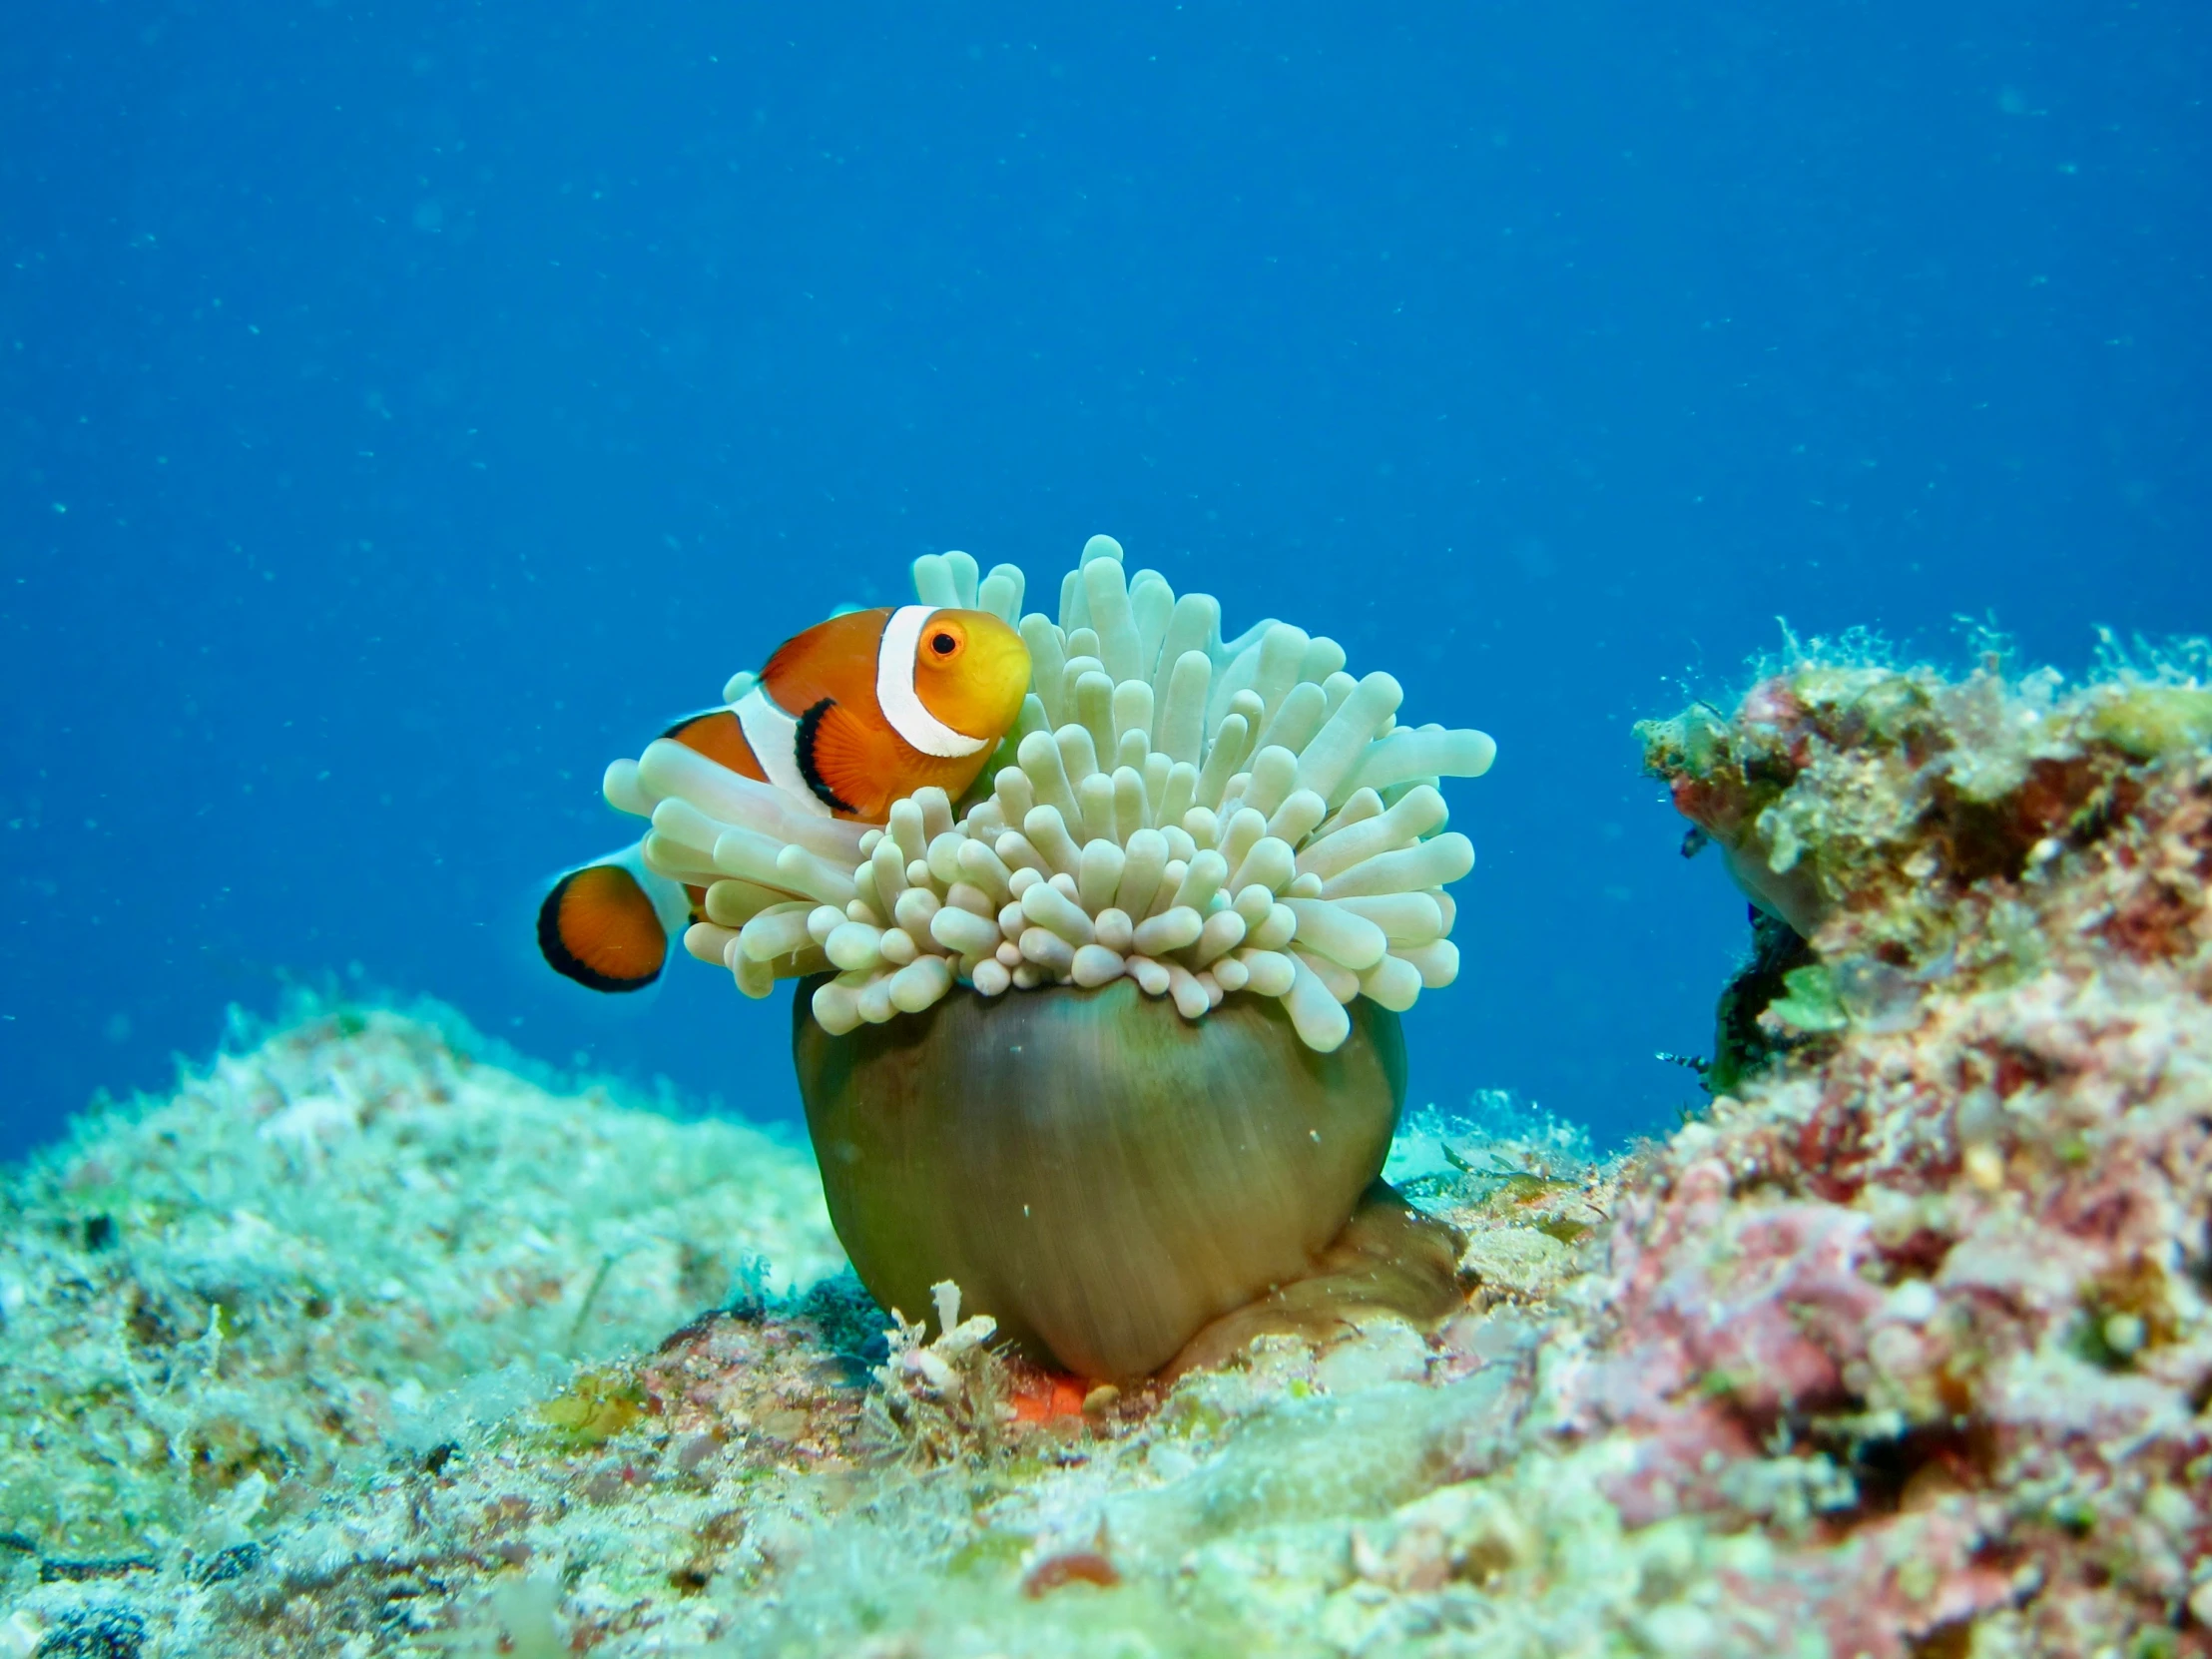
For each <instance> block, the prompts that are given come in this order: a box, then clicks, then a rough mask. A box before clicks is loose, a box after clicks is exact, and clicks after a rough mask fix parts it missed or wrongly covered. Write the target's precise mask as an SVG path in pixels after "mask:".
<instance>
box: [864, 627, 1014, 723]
mask: <svg viewBox="0 0 2212 1659" xmlns="http://www.w3.org/2000/svg"><path fill="white" fill-rule="evenodd" d="M937 610H938V607H936V606H934V605H901V606H900V607H899V608H898V609H897V610H895V611H893V612H892V613H891V618H890V621H888V622H887V623H885V624H884V625H883V643H882V644H881V645H880V646H879V647H877V649H876V653H875V701H876V704H877V706H878V707H880V708H881V709H882V711H883V718H884V719H885V720H887V721H889V722H890V724H891V730H892V731H894V732H896V733H897V734H898V735H899V736H900V737H901V738H904V739H905V740H906V741H907V742H908V743H909V744H911V745H913V747H914V748H916V749H918V750H920V751H921V752H922V753H923V754H924V755H936V756H939V757H942V758H944V759H948V760H949V759H953V758H955V757H959V756H965V755H975V754H980V753H981V752H982V751H983V750H984V749H987V748H988V747H990V745H991V743H993V742H995V741H996V740H995V739H984V738H971V737H969V736H967V735H966V734H965V733H963V732H955V731H953V730H952V728H951V727H949V726H947V725H945V723H944V722H943V721H941V720H939V719H938V718H937V717H936V716H935V715H933V714H931V713H930V712H929V710H928V709H927V708H926V707H925V706H924V705H923V703H922V701H921V697H920V695H919V694H918V693H916V692H915V690H914V659H915V657H916V656H917V655H918V653H919V651H920V648H921V634H922V630H923V629H924V628H925V627H927V626H928V623H929V619H930V618H931V617H933V616H935V615H936V614H937Z"/></svg>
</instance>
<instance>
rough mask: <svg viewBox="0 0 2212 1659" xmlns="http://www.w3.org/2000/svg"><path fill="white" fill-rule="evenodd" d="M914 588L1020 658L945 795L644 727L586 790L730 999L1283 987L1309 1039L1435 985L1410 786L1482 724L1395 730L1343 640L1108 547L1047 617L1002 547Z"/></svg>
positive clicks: (1203, 1004) (1422, 800) (1379, 681)
mask: <svg viewBox="0 0 2212 1659" xmlns="http://www.w3.org/2000/svg"><path fill="white" fill-rule="evenodd" d="M913 579H914V590H915V594H916V596H917V597H918V598H919V600H920V601H921V602H922V603H924V604H930V605H939V606H960V607H965V608H973V609H983V610H988V611H991V612H993V613H994V614H996V615H998V616H1001V617H1003V618H1004V619H1005V620H1006V621H1007V622H1008V623H1010V624H1013V625H1015V626H1016V627H1017V628H1018V629H1019V631H1020V633H1021V636H1022V639H1023V641H1024V643H1025V644H1026V645H1027V646H1028V648H1029V654H1030V660H1031V667H1032V675H1031V680H1030V691H1029V696H1028V698H1027V699H1026V701H1025V703H1024V705H1023V709H1022V714H1021V718H1020V721H1019V723H1018V724H1017V726H1016V727H1015V729H1014V730H1013V731H1012V732H1011V733H1009V734H1008V736H1007V738H1006V740H1005V742H1004V743H1003V744H1002V745H1001V746H1000V748H999V751H998V753H997V754H996V755H995V756H994V757H993V759H992V763H991V764H990V765H989V766H987V767H985V768H984V771H983V774H982V777H981V779H980V780H979V781H978V784H977V787H976V789H975V790H974V791H972V792H971V793H970V795H969V796H968V798H967V799H965V800H963V801H961V802H959V803H957V804H955V803H953V802H952V801H949V800H947V799H946V797H945V794H944V792H943V791H942V790H937V789H924V790H920V791H917V792H916V793H915V794H914V795H912V796H911V797H908V798H906V799H904V800H901V801H899V802H897V803H895V804H894V805H893V806H892V808H891V810H890V814H889V820H888V822H887V823H886V824H884V825H883V826H881V827H879V828H869V827H866V826H858V825H852V824H847V823H843V822H839V821H830V820H823V819H818V818H814V817H812V816H809V815H803V814H801V813H798V812H796V811H794V810H793V809H792V808H791V806H790V804H789V803H788V802H785V801H784V800H783V799H782V797H781V796H780V795H779V794H778V792H777V791H775V790H774V789H772V788H769V787H767V786H764V785H761V784H758V783H755V782H754V781H752V780H750V779H746V778H741V777H739V776H738V775H736V774H735V773H731V772H729V771H727V770H725V769H724V768H722V767H720V766H717V765H716V764H715V763H714V762H713V761H710V760H708V759H706V758H705V757H704V756H701V755H698V754H696V753H694V752H693V751H691V750H688V749H685V748H684V747H683V746H681V745H679V744H674V743H669V742H667V741H662V742H659V743H655V744H654V745H652V746H651V747H650V748H648V749H647V750H646V752H645V754H644V755H643V756H642V757H640V758H639V759H638V760H637V761H636V762H634V763H633V762H627V761H618V762H616V763H615V764H614V766H612V767H610V768H609V769H608V773H607V782H606V795H607V799H608V801H609V802H610V803H611V804H612V805H613V806H615V807H617V808H619V809H621V810H622V811H625V812H630V813H635V814H638V815H640V816H643V817H648V818H650V819H651V820H652V824H653V832H652V833H651V834H649V835H648V836H647V837H646V841H645V858H646V862H647V863H648V864H650V865H651V866H652V867H653V868H655V869H657V870H659V871H661V872H662V873H663V874H666V875H669V876H671V877H673V878H675V879H677V880H680V881H683V882H685V883H687V884H689V885H692V886H696V887H701V888H704V889H705V892H706V900H705V909H706V914H707V917H708V919H707V920H706V921H703V922H698V923H695V924H694V925H693V926H692V927H691V929H690V930H689V932H688V933H687V934H686V936H685V940H684V943H685V946H686V948H687V949H689V950H690V951H691V953H692V954H693V955H694V956H697V957H699V958H700V959H701V960H703V961H710V962H719V963H722V964H723V965H725V966H727V967H729V968H730V969H731V971H732V972H733V973H734V974H735V976H736V978H737V983H738V988H739V989H740V990H741V991H743V992H744V993H745V994H746V995H748V996H765V995H766V994H768V992H769V990H770V989H771V987H772V986H773V984H774V982H775V981H776V980H777V979H781V978H788V977H793V976H798V975H806V974H816V973H824V972H831V973H833V974H834V977H832V978H830V979H828V980H826V981H825V982H824V983H823V984H822V985H820V986H819V987H818V988H817V989H816V991H815V993H814V1000H813V1012H814V1017H815V1018H816V1020H817V1021H819V1022H820V1023H821V1025H822V1027H823V1028H824V1030H825V1031H827V1032H829V1033H830V1034H831V1035H837V1034H840V1033H842V1032H845V1031H849V1030H852V1029H854V1028H855V1027H857V1026H858V1025H860V1024H862V1023H881V1022H883V1021H886V1020H889V1019H893V1018H895V1017H896V1016H897V1015H898V1014H900V1013H902V1012H904V1013H918V1012H919V1011H920V1010H922V1009H923V1008H926V1007H928V1006H929V1005H930V1004H931V1003H933V1002H936V1001H937V1000H938V999H939V998H941V997H943V996H945V995H947V994H949V993H950V991H951V990H952V988H953V987H954V986H955V985H964V986H968V987H971V988H972V989H973V990H975V991H976V992H978V993H979V994H981V995H984V996H999V995H1003V994H1005V993H1007V992H1008V991H1010V990H1014V989H1024V990H1026V989H1033V988H1037V987H1040V986H1046V985H1080V986H1086V987H1089V986H1098V985H1104V984H1108V983H1111V982H1112V981H1113V980H1115V979H1119V978H1123V977H1127V978H1129V979H1132V980H1134V981H1135V982H1136V984H1137V985H1138V987H1139V988H1140V989H1141V990H1143V991H1144V992H1145V993H1146V994H1147V995H1150V996H1155V997H1158V996H1166V997H1170V998H1172V999H1173V1000H1174V1003H1175V1006H1176V1008H1177V1009H1178V1010H1179V1011H1180V1012H1181V1013H1182V1014H1183V1015H1184V1016H1185V1017H1186V1018H1189V1019H1198V1018H1202V1017H1203V1016H1204V1015H1205V1014H1206V1013H1207V1012H1208V1011H1209V1010H1210V1009H1212V1008H1214V1007H1218V1006H1219V1005H1220V1003H1221V1001H1222V999H1223V998H1224V997H1225V996H1227V995H1231V994H1234V993H1235V992H1238V991H1251V992H1254V993H1256V994H1259V995H1263V996H1274V997H1280V998H1282V1000H1283V1003H1284V1006H1285V1008H1286V1010H1287V1011H1288V1012H1289V1014H1290V1016H1291V1019H1292V1022H1293V1024H1294V1025H1295V1026H1296V1027H1297V1030H1298V1034H1299V1036H1300V1038H1301V1039H1302V1040H1303V1041H1304V1042H1306V1043H1307V1044H1308V1045H1309V1046H1310V1047H1312V1048H1315V1049H1319V1050H1323V1051H1328V1050H1331V1049H1334V1048H1336V1047H1337V1046H1338V1045H1339V1044H1340V1043H1342V1042H1343V1041H1344V1040H1345V1036H1346V1034H1347V1032H1348V1031H1349V1030H1350V1020H1349V1016H1348V1015H1347V1014H1346V1012H1345V1008H1346V1005H1348V1004H1350V1003H1351V1002H1352V1001H1353V1000H1354V999H1355V998H1356V997H1359V996H1362V995H1366V996H1368V997H1371V998H1373V999H1374V1000H1375V1001H1376V1002H1378V1003H1381V1004H1382V1005H1383V1007H1385V1008H1389V1009H1392V1010H1393V1011H1399V1012H1402V1011H1403V1010H1404V1009H1406V1008H1408V1007H1410V1006H1411V1005H1412V1003H1413V1001H1414V999H1415V998H1416V997H1418V996H1419V994H1420V992H1421V991H1422V989H1424V988H1429V989H1433V988H1435V987H1438V986H1442V985H1447V984H1449V983H1450V982H1451V981H1452V979H1453V978H1454V977H1455V976H1456V975H1457V972H1458V951H1457V948H1456V947H1455V946H1454V945H1453V944H1452V942H1451V937H1450V934H1451V925H1452V920H1453V914H1454V905H1453V903H1452V900H1451V898H1450V896H1449V894H1448V893H1446V892H1445V890H1444V889H1445V888H1446V887H1447V886H1448V885H1449V884H1450V883H1451V882H1453V881H1456V880H1457V879H1459V877H1461V876H1463V875H1465V874H1466V873H1467V871H1468V870H1469V869H1471V868H1472V867H1473V865H1474V848H1473V845H1472V844H1471V843H1470V842H1469V841H1468V840H1467V838H1466V836H1464V835H1462V834H1459V833H1457V832H1455V831H1451V830H1446V829H1445V822H1446V812H1445V808H1444V801H1443V797H1442V796H1441V795H1440V794H1439V793H1438V791H1437V788H1436V785H1437V782H1438V780H1439V779H1440V778H1443V777H1461V778H1473V777H1479V776H1480V775H1481V774H1482V773H1484V772H1486V771H1487V770H1488V769H1489V765H1490V762H1491V759H1492V757H1493V756H1494V755H1495V753H1496V745H1495V744H1493V743H1492V742H1491V740H1490V739H1489V737H1488V736H1487V735H1486V734H1484V733H1481V732H1477V731H1473V730H1469V729H1453V730H1447V729H1445V728H1443V727H1441V726H1421V727H1406V726H1403V725H1400V724H1399V723H1398V720H1397V710H1398V705H1399V703H1400V701H1401V699H1402V696H1403V693H1402V690H1401V688H1400V687H1399V685H1398V683H1397V682H1396V681H1395V680H1394V679H1392V678H1391V677H1390V676H1389V675H1387V674H1383V673H1370V674H1368V675H1366V676H1364V677H1361V678H1358V679H1355V678H1354V677H1353V676H1352V675H1351V674H1349V673H1347V672H1346V671H1345V661H1346V658H1345V652H1344V648H1343V647H1342V646H1340V645H1338V644H1337V643H1336V641H1334V640H1331V639H1327V638H1324V637H1317V636H1313V635H1309V634H1308V633H1307V632H1306V631H1305V630H1304V629H1302V628H1298V627H1294V626H1292V625H1291V624H1289V623H1285V622H1278V621H1275V620H1273V619H1270V620H1267V621H1264V622H1261V623H1259V624H1257V625H1255V626H1254V627H1252V628H1250V629H1248V630H1247V631H1246V632H1245V633H1243V634H1242V635H1240V636H1238V637H1237V638H1236V639H1234V640H1230V641H1226V642H1225V641H1224V640H1223V638H1222V634H1221V607H1220V605H1219V603H1218V602H1217V601H1216V600H1214V599H1213V598H1212V597H1211V596H1210V595H1206V594H1184V595H1181V596H1178V595H1177V594H1176V593H1175V591H1174V589H1173V588H1172V587H1170V586H1169V584H1168V582H1167V579H1166V578H1165V577H1163V576H1161V575H1160V574H1159V573H1158V572H1157V571H1152V570H1140V571H1138V572H1137V573H1136V574H1135V576H1133V577H1130V576H1126V575H1125V574H1124V571H1123V557H1122V548H1121V544H1120V543H1118V542H1116V541H1115V540H1114V539H1113V538H1112V537H1110V536H1093V537H1092V538H1091V539H1090V542H1089V543H1088V544H1087V545H1086V546H1085V547H1084V549H1083V555H1082V558H1081V560H1080V562H1079V563H1078V564H1077V566H1076V568H1075V569H1074V570H1071V571H1069V572H1068V573H1067V574H1066V575H1065V576H1064V577H1063V578H1062V580H1061V583H1060V604H1059V619H1058V621H1056V622H1055V621H1054V620H1052V619H1051V618H1049V617H1047V616H1045V615H1044V614H1043V613H1041V612H1030V613H1028V614H1027V615H1021V614H1019V613H1020V607H1021V601H1022V596H1023V594H1024V592H1025V591H1026V588H1027V584H1026V582H1025V581H1024V579H1023V576H1022V573H1021V571H1020V570H1019V569H1018V568H1016V567H1015V566H1012V565H999V566H997V567H996V568H995V569H993V570H992V571H991V572H990V573H989V574H988V575H987V576H981V575H979V572H978V567H977V565H976V562H975V560H974V559H972V558H970V557H969V556H968V555H967V554H965V553H944V554H929V555H926V556H924V557H922V558H919V559H916V560H915V561H914V566H913ZM743 679H744V677H743V676H741V677H740V680H743ZM732 687H733V688H739V689H740V690H741V695H742V688H740V687H739V681H733V682H732Z"/></svg>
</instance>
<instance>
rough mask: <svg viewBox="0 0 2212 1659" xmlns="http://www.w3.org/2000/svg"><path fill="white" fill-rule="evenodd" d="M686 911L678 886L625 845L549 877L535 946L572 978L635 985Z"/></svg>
mask: <svg viewBox="0 0 2212 1659" xmlns="http://www.w3.org/2000/svg"><path fill="white" fill-rule="evenodd" d="M690 913H691V900H690V895H689V894H687V893H686V892H685V890H684V888H683V887H681V886H680V885H678V884H677V883H676V882H674V881H671V880H669V879H668V877H666V876H665V875H658V874H656V873H654V872H653V871H652V870H649V869H647V868H646V867H645V861H644V858H643V855H642V853H641V850H640V848H638V847H635V846H632V847H628V848H626V849H624V850H623V851H622V852H618V853H616V854H614V855H613V856H611V857H608V858H603V859H601V860H600V861H599V862H597V863H592V864H586V865H585V866H584V867H583V868H581V869H573V870H570V871H569V872H568V873H567V874H566V875H564V876H562V877H561V878H560V879H559V880H558V881H556V882H554V883H553V889H552V891H550V892H548V893H547V894H546V895H545V901H544V902H543V903H542V904H540V905H539V906H538V949H539V950H540V951H541V952H542V953H543V954H544V956H545V960H546V962H547V964H548V965H549V966H550V967H551V968H552V969H553V970H554V971H555V972H556V973H561V974H565V975H566V976H567V977H569V978H571V979H573V980H575V981H576V982H577V983H578V984H579V985H585V986H588V987H590V988H591V989H592V990H595V991H637V990H643V989H644V988H645V987H646V986H648V985H650V984H652V983H653V981H654V980H656V979H658V978H659V977H660V976H661V968H662V966H663V964H665V963H666V962H667V960H668V942H669V938H670V936H671V935H672V934H674V933H677V932H680V931H681V930H682V929H683V927H684V924H685V923H686V922H687V921H688V920H689V919H690Z"/></svg>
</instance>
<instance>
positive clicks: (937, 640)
mask: <svg viewBox="0 0 2212 1659" xmlns="http://www.w3.org/2000/svg"><path fill="white" fill-rule="evenodd" d="M929 649H930V650H932V651H934V652H935V653H936V654H937V655H938V656H940V657H949V656H951V655H952V653H953V652H955V651H957V650H959V649H960V642H959V641H958V640H956V639H954V638H953V637H952V636H951V635H950V634H931V635H930V636H929Z"/></svg>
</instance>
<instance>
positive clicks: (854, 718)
mask: <svg viewBox="0 0 2212 1659" xmlns="http://www.w3.org/2000/svg"><path fill="white" fill-rule="evenodd" d="M794 749H795V757H796V759H797V760H798V762H799V775H800V776H801V777H802V778H804V779H806V780H807V787H808V788H809V789H810V790H813V791H814V792H815V795H816V796H817V797H818V798H819V799H820V800H821V801H822V803H823V804H824V805H825V806H827V807H828V808H829V809H830V811H831V812H832V813H845V814H848V815H852V816H858V817H872V816H873V815H872V812H871V811H870V809H872V808H874V807H876V806H878V805H879V804H880V802H881V800H882V797H883V793H884V785H885V782H886V780H889V779H890V778H892V777H893V776H894V769H895V768H896V767H897V765H898V758H897V755H896V752H895V751H894V750H893V749H892V748H891V745H890V743H889V742H888V741H887V738H886V734H884V733H882V732H880V731H878V730H876V729H875V728H873V727H871V726H870V725H869V724H868V723H867V722H866V721H864V720H862V719H861V718H860V717H859V716H858V715H855V714H854V713H853V712H852V711H851V710H850V709H847V708H846V707H845V706H844V705H843V704H842V703H839V702H837V701H836V699H834V698H830V697H826V698H824V699H823V700H822V701H821V702H820V703H817V704H816V705H815V706H814V707H813V708H811V709H809V710H808V711H807V712H806V713H805V714H803V715H801V716H800V717H799V734H798V739H797V742H796V743H795V745H794Z"/></svg>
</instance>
